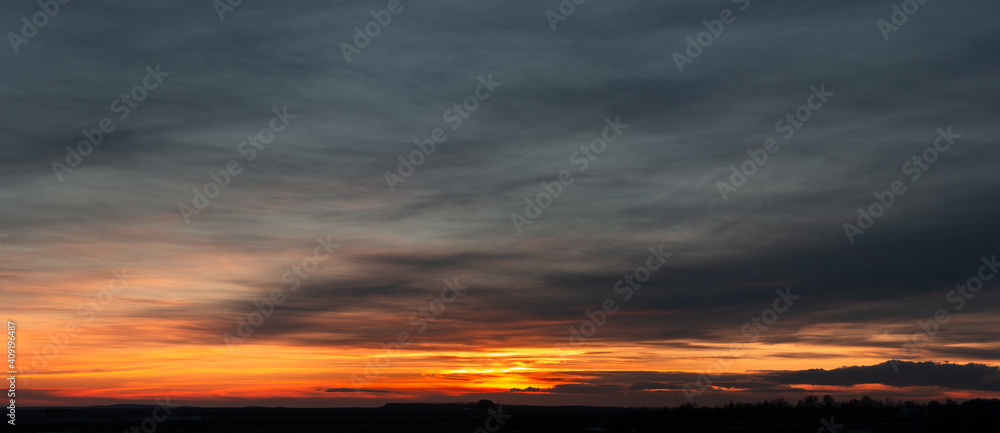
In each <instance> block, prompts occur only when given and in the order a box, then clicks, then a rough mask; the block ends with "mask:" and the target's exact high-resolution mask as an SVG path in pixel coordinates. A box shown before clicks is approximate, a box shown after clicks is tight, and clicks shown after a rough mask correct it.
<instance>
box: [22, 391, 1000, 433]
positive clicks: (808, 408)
mask: <svg viewBox="0 0 1000 433" xmlns="http://www.w3.org/2000/svg"><path fill="white" fill-rule="evenodd" d="M151 408H152V406H148V407H147V406H141V405H116V406H101V407H86V408H23V409H21V408H19V409H18V418H17V427H16V429H12V430H11V431H23V432H69V431H73V432H115V433H120V432H123V431H131V428H132V427H139V426H140V423H141V422H142V421H143V419H144V417H148V416H149V414H150V409H151ZM497 420H502V421H503V422H502V423H499V422H498V421H497ZM500 424H502V425H500ZM998 425H1000V400H997V399H992V400H985V399H975V400H969V401H965V402H962V403H957V402H955V401H952V400H951V399H946V400H945V401H943V402H937V401H932V402H930V403H927V404H922V403H917V402H913V401H902V400H878V399H874V398H871V397H867V396H865V397H861V398H857V399H851V400H846V401H835V400H834V399H833V398H832V397H830V396H822V397H820V396H806V397H805V398H803V399H801V400H799V401H797V402H794V403H793V402H789V401H787V400H785V399H782V398H776V399H773V400H767V401H762V402H757V403H728V404H724V405H717V406H714V407H707V406H696V405H692V404H684V405H681V406H679V407H664V408H621V407H610V406H609V407H594V406H519V405H506V404H505V405H499V404H495V403H494V402H492V401H490V400H481V401H479V402H469V403H392V404H387V405H385V406H383V407H378V408H336V409H298V408H265V407H252V408H202V407H187V406H184V407H180V408H176V409H174V410H173V412H172V413H171V414H170V416H169V417H168V418H167V419H166V420H164V421H162V422H158V423H157V424H156V426H155V431H156V432H157V433H170V432H187V433H202V432H206V433H207V432H211V433H225V432H241V433H243V432H261V433H263V432H296V433H311V432H338V433H369V432H403V431H405V432H435V433H448V432H461V433H476V432H477V431H492V430H491V429H492V428H494V427H499V430H496V431H497V432H524V431H529V430H530V431H532V432H564V433H570V432H583V431H588V430H589V431H595V430H593V429H601V431H605V432H629V433H633V432H634V433H640V432H662V431H670V432H745V433H754V432H829V433H847V432H858V431H863V432H904V431H905V432H909V433H914V432H915V433H922V432H996V431H997V426H998ZM478 429H483V430H478ZM139 431H142V430H141V429H140V430H139Z"/></svg>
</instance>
